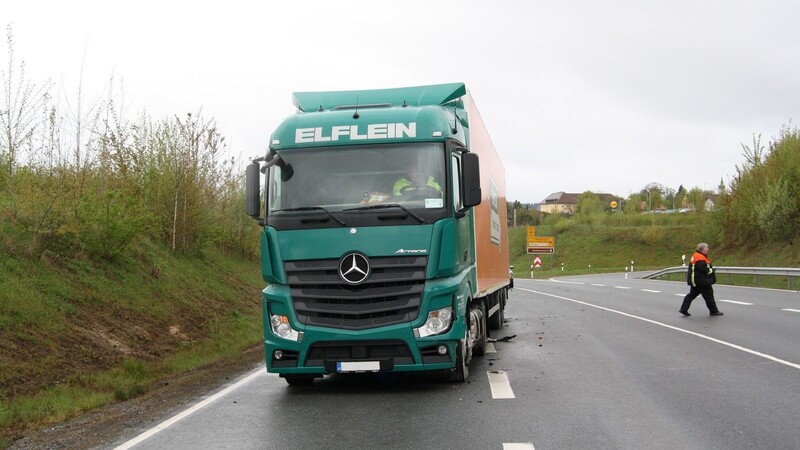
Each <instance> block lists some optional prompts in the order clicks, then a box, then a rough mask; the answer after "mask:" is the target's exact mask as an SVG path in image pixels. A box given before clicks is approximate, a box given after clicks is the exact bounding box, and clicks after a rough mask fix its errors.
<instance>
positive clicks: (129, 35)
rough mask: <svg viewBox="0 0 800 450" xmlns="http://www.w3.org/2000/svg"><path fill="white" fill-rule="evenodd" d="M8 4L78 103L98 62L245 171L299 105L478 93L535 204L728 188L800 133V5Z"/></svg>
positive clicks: (509, 170) (92, 94)
mask: <svg viewBox="0 0 800 450" xmlns="http://www.w3.org/2000/svg"><path fill="white" fill-rule="evenodd" d="M3 3H4V4H3V7H2V8H0V22H1V23H2V25H4V26H5V25H8V24H11V26H12V28H13V34H14V40H15V58H16V60H17V61H18V62H19V61H21V60H24V61H25V63H26V66H27V78H28V79H30V80H32V81H34V82H37V83H41V82H43V81H45V80H47V79H52V80H53V82H54V83H55V86H56V87H55V91H56V92H57V93H59V98H60V102H61V103H62V104H65V102H67V101H71V102H74V99H75V97H76V92H77V87H78V80H79V79H80V74H81V67H82V64H83V91H84V94H83V97H84V101H85V102H90V101H92V100H96V99H98V98H103V96H104V95H105V94H104V90H105V89H106V88H107V85H108V80H109V79H110V78H111V76H112V74H113V76H114V78H115V79H116V80H117V83H120V82H121V84H122V85H123V86H124V93H125V104H126V118H128V119H130V120H133V119H135V118H136V116H137V115H138V113H139V111H141V110H146V111H147V112H148V113H149V114H150V115H151V116H153V117H154V118H157V119H158V118H161V117H164V116H167V115H173V114H179V115H184V114H185V113H187V112H196V111H198V110H201V109H202V112H203V115H204V116H205V117H207V118H211V117H213V118H215V119H216V121H217V124H218V126H219V128H220V130H221V132H222V133H223V135H225V136H226V137H227V139H228V140H229V141H230V144H231V145H230V150H231V152H232V153H233V154H234V155H235V156H240V155H241V156H242V157H250V156H256V155H261V154H263V153H264V152H265V151H266V148H267V145H268V140H269V135H270V133H271V132H272V130H273V129H274V128H275V126H276V125H277V124H278V123H279V121H280V120H281V119H283V118H284V117H286V116H287V115H290V114H292V113H293V112H294V109H293V107H292V101H291V93H292V92H294V91H312V90H338V89H370V88H382V87H400V86H414V85H420V84H434V83H447V82H455V81H463V82H464V83H466V85H467V88H468V89H469V90H470V91H471V92H472V95H473V97H474V99H475V101H476V103H477V105H478V108H479V109H480V111H481V114H482V116H483V119H484V121H485V122H486V125H487V127H488V129H489V133H490V135H491V137H492V140H493V142H494V144H495V147H496V148H497V150H498V152H499V153H500V156H501V158H502V159H503V162H504V164H505V167H506V183H507V189H508V192H507V196H508V199H509V200H520V201H522V202H531V203H532V202H538V201H541V200H543V199H544V198H545V197H547V196H548V195H549V194H551V193H553V192H556V191H565V192H584V191H587V190H591V191H593V192H605V193H612V194H616V195H620V196H624V197H627V196H628V195H629V194H630V193H631V192H636V191H639V190H641V189H642V188H643V187H644V186H645V185H646V184H648V183H651V182H657V183H661V184H663V185H665V186H667V187H671V188H673V189H677V187H678V186H679V185H680V184H683V185H684V186H686V187H687V188H690V187H699V188H703V189H716V187H717V185H718V184H719V182H720V179H723V181H724V182H725V183H726V184H728V182H729V180H730V179H731V177H732V176H733V175H734V174H735V173H736V169H735V166H736V165H741V163H742V161H743V160H744V158H743V157H742V148H741V144H743V143H744V144H751V143H752V140H753V135H754V134H756V135H757V134H761V135H762V142H763V143H764V144H767V143H768V142H769V141H770V140H772V139H773V138H774V137H775V136H777V135H778V133H779V131H780V129H781V128H782V127H783V126H784V125H787V124H789V123H792V124H793V123H794V122H795V121H796V120H797V118H798V116H800V114H798V113H799V112H800V57H798V54H800V50H798V48H799V47H800V26H798V19H800V2H798V1H797V0H787V1H778V0H760V1H730V0H729V1H713V2H712V1H705V2H704V1H699V2H698V1H685V0H677V1H675V0H673V1H658V2H648V1H603V2H600V1H538V0H537V1H534V0H529V1H524V0H520V1H502V0H496V1H485V0H484V1H473V0H468V1H440V0H427V1H417V0H406V1H396V2H379V1H363V2H356V1H345V0H336V1H301V0H295V1H289V2H259V4H258V5H257V6H255V5H251V3H255V2H238V1H225V2H185V4H184V5H182V6H175V5H173V3H176V2H169V1H164V0H162V1H158V2H151V1H142V0H139V1H100V2H86V1H57V2H56V1H53V2H43V1H36V0H25V1H23V0H11V1H6V2H3ZM4 31H5V30H4ZM6 50H7V49H6V46H5V45H3V48H2V50H0V57H2V70H7V68H6V62H7V57H6V53H7V52H6ZM70 99H72V100H70Z"/></svg>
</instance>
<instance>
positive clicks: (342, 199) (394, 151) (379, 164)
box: [268, 143, 446, 215]
mask: <svg viewBox="0 0 800 450" xmlns="http://www.w3.org/2000/svg"><path fill="white" fill-rule="evenodd" d="M279 155H280V157H281V160H282V161H281V162H280V163H279V164H277V165H275V166H272V167H271V168H270V170H269V177H268V211H269V214H270V215H276V214H277V215H280V214H282V213H288V212H290V211H295V212H296V211H304V210H305V211H308V210H309V209H312V210H317V211H322V210H323V209H324V211H323V214H325V213H337V212H342V211H343V210H353V211H360V210H362V207H363V210H369V211H376V210H380V209H379V208H366V207H372V206H377V205H385V206H386V207H389V206H390V205H400V206H402V208H400V207H399V206H395V208H398V209H407V210H409V211H410V210H421V211H423V212H427V211H431V212H432V211H433V210H440V211H441V210H443V209H444V208H445V199H446V190H445V187H446V183H445V181H446V179H445V173H446V172H445V158H444V148H443V145H442V144H441V143H415V144H401V145H382V146H372V145H370V146H367V145H364V146H352V147H329V148H325V149H309V150H294V151H281V152H279Z"/></svg>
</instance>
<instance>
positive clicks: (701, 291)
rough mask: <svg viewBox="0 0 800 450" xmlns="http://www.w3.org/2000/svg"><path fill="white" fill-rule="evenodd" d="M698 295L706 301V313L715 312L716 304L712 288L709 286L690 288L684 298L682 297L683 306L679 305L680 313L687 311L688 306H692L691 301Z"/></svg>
mask: <svg viewBox="0 0 800 450" xmlns="http://www.w3.org/2000/svg"><path fill="white" fill-rule="evenodd" d="M698 295H702V296H703V300H705V301H706V306H707V307H708V312H717V311H719V310H718V309H717V302H715V301H714V288H713V287H711V286H692V288H691V289H690V290H689V293H688V294H686V297H683V304H681V311H686V312H688V311H689V306H691V305H692V300H694V299H696V298H697V296H698Z"/></svg>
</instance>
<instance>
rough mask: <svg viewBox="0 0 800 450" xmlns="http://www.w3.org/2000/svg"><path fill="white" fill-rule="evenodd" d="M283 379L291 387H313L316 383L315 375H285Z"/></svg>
mask: <svg viewBox="0 0 800 450" xmlns="http://www.w3.org/2000/svg"><path fill="white" fill-rule="evenodd" d="M283 379H284V380H286V382H287V383H289V386H311V385H312V384H313V383H314V376H313V375H284V376H283Z"/></svg>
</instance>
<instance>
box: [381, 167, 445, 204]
mask: <svg viewBox="0 0 800 450" xmlns="http://www.w3.org/2000/svg"><path fill="white" fill-rule="evenodd" d="M392 195H393V196H395V197H406V198H414V197H417V198H424V197H432V198H441V196H442V188H441V186H439V183H437V182H436V179H435V178H434V177H433V176H432V175H430V176H426V175H425V174H423V173H422V171H420V170H419V167H417V166H412V167H409V169H408V171H407V173H406V175H405V176H404V177H402V178H400V179H399V180H397V181H395V183H394V186H393V187H392Z"/></svg>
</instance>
